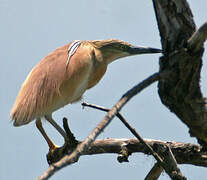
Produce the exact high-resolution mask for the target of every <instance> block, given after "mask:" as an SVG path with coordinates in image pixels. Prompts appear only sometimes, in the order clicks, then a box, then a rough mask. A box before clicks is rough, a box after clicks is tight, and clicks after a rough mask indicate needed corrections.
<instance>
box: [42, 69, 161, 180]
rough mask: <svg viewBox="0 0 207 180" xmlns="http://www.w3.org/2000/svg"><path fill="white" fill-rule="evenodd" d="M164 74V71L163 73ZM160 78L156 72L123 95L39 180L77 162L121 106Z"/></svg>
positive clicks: (44, 179) (43, 179)
mask: <svg viewBox="0 0 207 180" xmlns="http://www.w3.org/2000/svg"><path fill="white" fill-rule="evenodd" d="M163 74H164V73H163ZM159 78H160V74H159V73H155V74H153V75H151V76H150V77H148V78H147V79H145V80H144V81H142V82H141V83H139V84H138V85H136V86H135V87H133V88H132V89H130V90H129V91H128V92H127V93H126V94H124V95H123V96H122V98H121V99H120V100H119V101H118V102H117V103H116V104H115V105H114V106H113V108H112V109H111V110H110V111H109V112H108V113H107V115H106V116H105V117H104V119H103V120H102V121H101V122H100V123H99V124H98V125H97V127H96V128H95V129H94V130H93V131H92V132H91V134H90V135H89V136H88V137H87V138H86V139H85V140H84V141H83V142H82V143H81V144H79V145H78V146H77V148H76V149H75V150H74V151H73V153H72V154H70V155H66V156H65V157H64V158H62V159H61V160H60V161H59V162H57V163H54V164H53V165H51V166H50V167H49V168H48V170H46V171H45V173H44V174H43V175H42V176H40V177H39V178H38V180H46V179H48V178H49V177H51V176H52V175H53V174H54V173H55V172H56V171H58V170H59V169H61V168H63V167H65V166H67V165H70V164H72V163H74V162H77V161H78V159H79V157H80V156H81V154H83V153H84V152H85V151H86V150H87V149H88V147H89V146H90V145H91V143H92V142H93V141H94V140H95V139H96V138H97V137H98V135H99V134H100V133H101V132H102V131H103V130H104V129H105V127H106V126H107V125H108V124H109V123H110V122H111V121H112V119H113V117H114V116H115V115H116V114H117V113H118V112H119V111H120V110H121V108H122V107H123V106H124V105H125V104H126V103H127V102H128V101H129V100H130V99H131V98H132V97H133V96H135V95H136V94H137V93H139V92H140V91H142V90H143V89H145V88H146V87H148V86H149V85H151V84H152V83H154V82H155V81H158V79H159Z"/></svg>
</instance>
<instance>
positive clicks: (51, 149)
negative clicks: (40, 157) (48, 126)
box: [36, 118, 57, 151]
mask: <svg viewBox="0 0 207 180" xmlns="http://www.w3.org/2000/svg"><path fill="white" fill-rule="evenodd" d="M36 127H37V129H38V130H39V131H40V132H41V134H42V136H43V137H44V138H45V140H46V141H47V144H48V146H49V149H50V150H49V151H53V150H55V149H57V146H56V145H55V144H54V143H53V142H52V141H51V139H50V138H49V137H48V135H47V134H46V132H45V130H44V129H43V127H42V122H41V119H40V118H38V119H37V120H36Z"/></svg>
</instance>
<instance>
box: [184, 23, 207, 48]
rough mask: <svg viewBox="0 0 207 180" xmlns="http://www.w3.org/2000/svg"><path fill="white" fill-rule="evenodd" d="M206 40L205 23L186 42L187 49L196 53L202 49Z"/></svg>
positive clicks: (206, 24) (206, 26) (206, 28)
mask: <svg viewBox="0 0 207 180" xmlns="http://www.w3.org/2000/svg"><path fill="white" fill-rule="evenodd" d="M206 39H207V22H205V23H204V24H203V25H202V26H201V27H200V28H199V29H198V30H197V31H196V32H195V33H194V34H193V35H192V37H191V38H190V39H189V40H188V45H187V48H188V49H190V50H191V51H193V52H198V51H200V50H201V49H202V48H203V44H204V42H205V41H206Z"/></svg>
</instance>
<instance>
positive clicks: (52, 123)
mask: <svg viewBox="0 0 207 180" xmlns="http://www.w3.org/2000/svg"><path fill="white" fill-rule="evenodd" d="M45 119H46V120H47V121H48V122H49V123H50V124H51V125H52V126H53V127H54V128H55V129H56V130H57V131H58V132H59V133H60V134H61V135H62V136H63V138H64V139H65V142H67V140H68V136H67V134H66V132H65V131H64V130H63V129H62V128H61V127H60V126H59V125H58V124H57V123H56V122H55V121H54V120H53V119H52V116H45Z"/></svg>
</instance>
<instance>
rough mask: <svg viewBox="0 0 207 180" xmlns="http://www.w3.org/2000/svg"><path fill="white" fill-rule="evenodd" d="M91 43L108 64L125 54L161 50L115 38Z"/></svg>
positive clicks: (150, 52) (149, 52) (130, 54)
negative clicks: (134, 44)
mask: <svg viewBox="0 0 207 180" xmlns="http://www.w3.org/2000/svg"><path fill="white" fill-rule="evenodd" d="M91 43H92V44H93V46H94V47H95V48H98V49H99V50H100V51H101V52H102V54H103V58H104V59H105V60H107V62H108V64H109V63H111V62H113V61H114V60H116V59H119V58H122V57H126V56H132V55H138V54H152V53H161V52H162V50H160V49H156V48H150V47H140V46H133V45H131V44H129V43H127V42H124V41H120V40H117V39H108V40H94V41H91Z"/></svg>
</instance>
